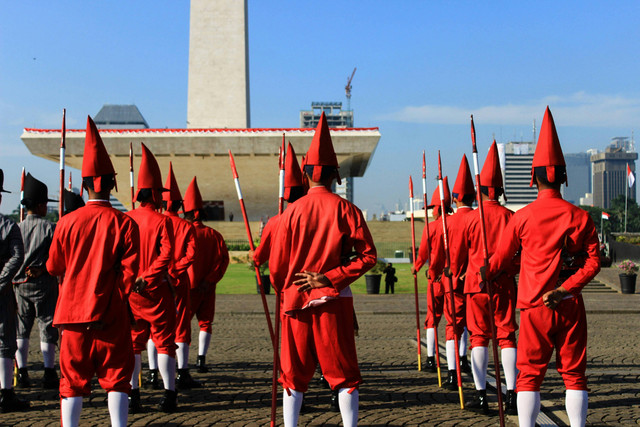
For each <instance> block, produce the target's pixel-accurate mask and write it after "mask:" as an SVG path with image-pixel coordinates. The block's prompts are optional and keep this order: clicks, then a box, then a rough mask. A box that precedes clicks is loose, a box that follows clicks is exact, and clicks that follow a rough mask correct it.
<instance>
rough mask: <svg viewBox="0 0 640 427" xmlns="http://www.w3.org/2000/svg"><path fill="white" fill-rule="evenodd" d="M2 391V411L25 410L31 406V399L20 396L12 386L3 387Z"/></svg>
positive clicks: (0, 405)
mask: <svg viewBox="0 0 640 427" xmlns="http://www.w3.org/2000/svg"><path fill="white" fill-rule="evenodd" d="M0 393H1V394H0V409H1V410H2V412H14V411H24V410H25V409H28V408H29V401H27V400H23V399H20V398H18V396H16V392H15V391H14V390H13V389H12V388H3V389H2V390H0Z"/></svg>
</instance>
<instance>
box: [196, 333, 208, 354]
mask: <svg viewBox="0 0 640 427" xmlns="http://www.w3.org/2000/svg"><path fill="white" fill-rule="evenodd" d="M210 342H211V334H210V333H209V332H205V331H200V335H198V356H206V355H207V351H209V343H210Z"/></svg>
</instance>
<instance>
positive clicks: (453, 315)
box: [438, 150, 464, 409]
mask: <svg viewBox="0 0 640 427" xmlns="http://www.w3.org/2000/svg"><path fill="white" fill-rule="evenodd" d="M438 189H439V191H440V218H442V240H443V242H444V255H445V266H446V268H447V269H449V271H451V253H450V251H449V234H448V232H447V211H446V210H445V201H444V184H443V183H442V161H441V160H440V150H438ZM445 273H446V272H445ZM443 276H444V277H445V278H447V279H448V280H447V281H448V282H449V310H450V311H451V321H452V322H453V341H454V343H455V351H454V353H455V359H456V376H457V380H458V396H459V397H460V409H464V393H463V391H462V373H461V372H460V354H459V351H458V349H459V348H460V345H459V342H458V322H457V319H456V305H455V294H454V292H453V279H452V278H451V276H450V275H448V274H443Z"/></svg>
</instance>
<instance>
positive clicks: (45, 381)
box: [42, 368, 60, 390]
mask: <svg viewBox="0 0 640 427" xmlns="http://www.w3.org/2000/svg"><path fill="white" fill-rule="evenodd" d="M42 388H46V389H47V390H56V389H58V388H60V380H59V379H58V373H57V372H56V370H55V369H54V368H44V377H42Z"/></svg>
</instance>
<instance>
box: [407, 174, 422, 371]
mask: <svg viewBox="0 0 640 427" xmlns="http://www.w3.org/2000/svg"><path fill="white" fill-rule="evenodd" d="M409 206H411V253H412V254H413V271H414V273H413V293H414V294H415V297H416V331H417V339H418V371H421V370H422V345H421V344H420V300H419V298H418V272H417V271H416V268H415V267H416V230H415V227H414V218H413V179H411V175H409Z"/></svg>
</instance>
